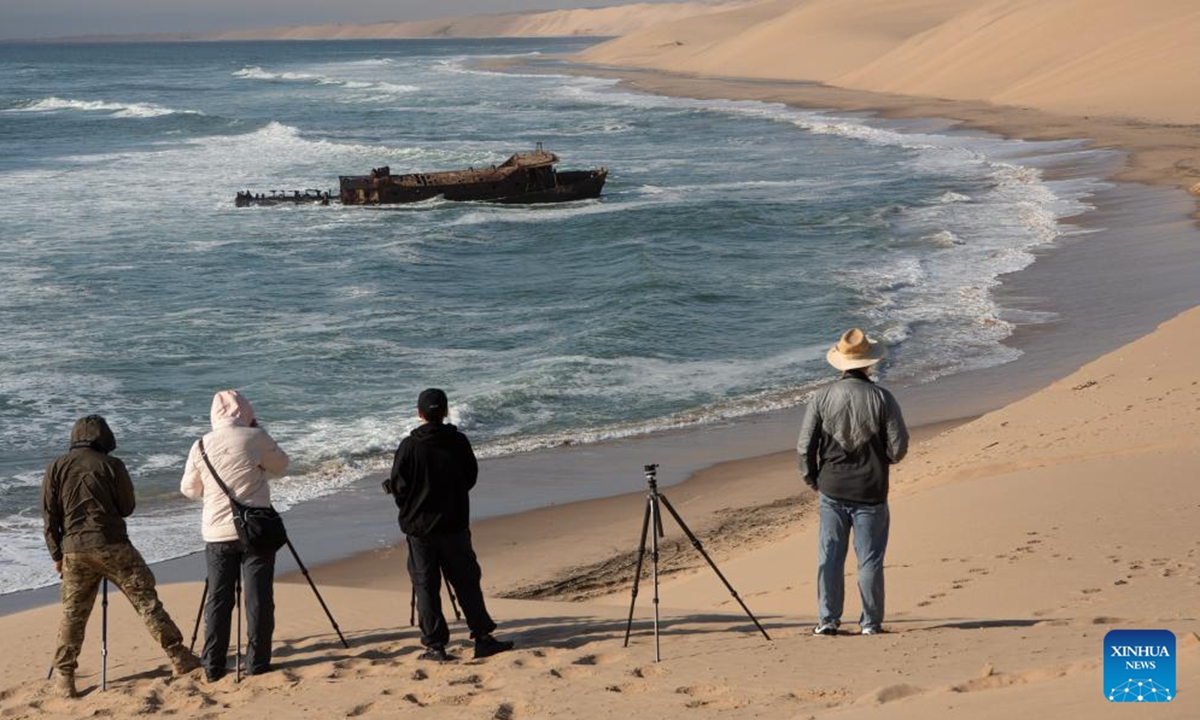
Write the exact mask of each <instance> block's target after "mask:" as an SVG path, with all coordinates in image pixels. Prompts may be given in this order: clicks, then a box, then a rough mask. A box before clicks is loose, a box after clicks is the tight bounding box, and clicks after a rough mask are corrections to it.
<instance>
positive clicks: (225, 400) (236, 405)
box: [209, 390, 255, 430]
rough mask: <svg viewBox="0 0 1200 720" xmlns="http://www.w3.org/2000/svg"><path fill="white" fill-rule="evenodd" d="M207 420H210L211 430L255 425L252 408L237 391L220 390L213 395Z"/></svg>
mask: <svg viewBox="0 0 1200 720" xmlns="http://www.w3.org/2000/svg"><path fill="white" fill-rule="evenodd" d="M209 419H210V420H212V426H213V430H216V429H217V428H219V427H225V426H227V425H241V426H243V427H253V426H254V424H255V418H254V407H253V406H252V405H250V401H249V400H247V399H246V397H245V396H244V395H242V394H241V393H240V392H238V391H237V390H222V391H220V392H219V393H217V394H216V395H213V401H212V410H211V412H210V413H209Z"/></svg>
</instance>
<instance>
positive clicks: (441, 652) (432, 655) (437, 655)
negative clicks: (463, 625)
mask: <svg viewBox="0 0 1200 720" xmlns="http://www.w3.org/2000/svg"><path fill="white" fill-rule="evenodd" d="M417 659H418V660H432V661H434V662H440V663H444V662H453V661H454V660H457V659H458V658H456V657H454V656H453V655H451V654H450V653H448V652H446V647H445V646H444V645H430V646H429V647H427V648H425V652H423V653H421V654H420V655H418V656H417Z"/></svg>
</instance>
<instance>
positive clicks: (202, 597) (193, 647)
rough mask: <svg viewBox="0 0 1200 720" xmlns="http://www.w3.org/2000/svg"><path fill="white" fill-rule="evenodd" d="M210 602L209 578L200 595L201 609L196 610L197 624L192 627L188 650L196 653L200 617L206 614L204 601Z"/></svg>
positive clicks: (206, 579)
mask: <svg viewBox="0 0 1200 720" xmlns="http://www.w3.org/2000/svg"><path fill="white" fill-rule="evenodd" d="M205 600H208V578H204V590H203V591H201V593H200V608H199V609H198V610H196V624H195V625H193V626H192V642H191V643H189V644H188V650H191V651H192V652H195V651H196V636H197V635H199V634H200V616H201V615H203V614H204V601H205Z"/></svg>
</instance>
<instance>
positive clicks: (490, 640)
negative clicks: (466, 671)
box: [475, 635, 513, 660]
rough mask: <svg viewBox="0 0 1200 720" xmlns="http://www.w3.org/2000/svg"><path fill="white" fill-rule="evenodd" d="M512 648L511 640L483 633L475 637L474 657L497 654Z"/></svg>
mask: <svg viewBox="0 0 1200 720" xmlns="http://www.w3.org/2000/svg"><path fill="white" fill-rule="evenodd" d="M512 649H513V642H512V640H497V639H496V638H495V637H493V636H491V635H483V636H480V637H478V638H476V639H475V659H476V660H478V659H479V658H485V657H491V656H493V655H499V654H500V653H502V652H508V651H509V650H512Z"/></svg>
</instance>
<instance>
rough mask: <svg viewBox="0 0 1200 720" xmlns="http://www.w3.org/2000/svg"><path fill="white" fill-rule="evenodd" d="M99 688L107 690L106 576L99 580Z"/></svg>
mask: <svg viewBox="0 0 1200 720" xmlns="http://www.w3.org/2000/svg"><path fill="white" fill-rule="evenodd" d="M100 592H101V600H100V689H101V690H108V578H104V579H103V580H101V581H100Z"/></svg>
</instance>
